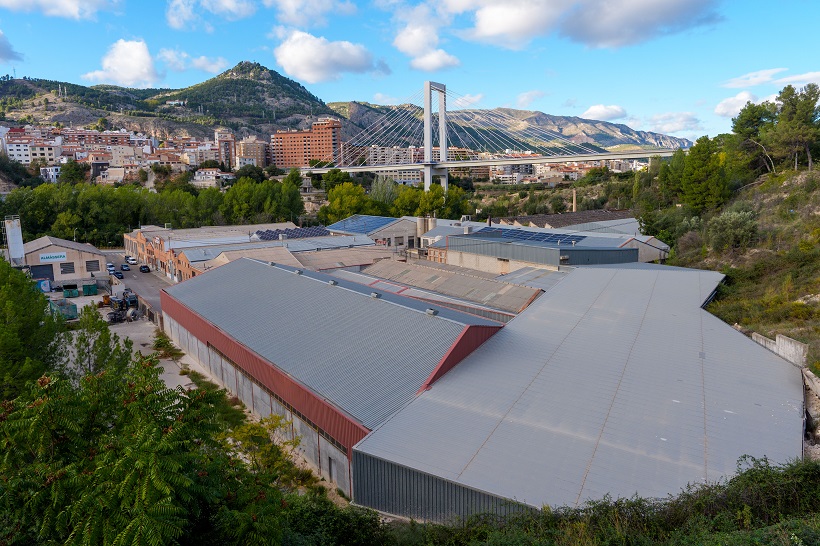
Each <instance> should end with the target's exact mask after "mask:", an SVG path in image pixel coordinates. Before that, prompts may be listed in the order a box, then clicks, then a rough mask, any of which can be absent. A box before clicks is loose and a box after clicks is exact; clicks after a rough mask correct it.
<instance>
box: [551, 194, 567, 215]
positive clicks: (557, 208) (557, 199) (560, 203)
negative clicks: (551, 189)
mask: <svg viewBox="0 0 820 546" xmlns="http://www.w3.org/2000/svg"><path fill="white" fill-rule="evenodd" d="M550 208H551V209H552V212H553V213H554V214H560V213H562V212H565V211H566V210H567V204H566V203H565V202H564V198H563V197H561V196H560V195H555V196H553V197H552V199H550Z"/></svg>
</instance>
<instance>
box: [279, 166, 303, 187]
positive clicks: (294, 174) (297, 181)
mask: <svg viewBox="0 0 820 546" xmlns="http://www.w3.org/2000/svg"><path fill="white" fill-rule="evenodd" d="M282 182H290V183H291V184H293V185H294V186H296V187H297V188H299V187H301V186H302V173H301V171H299V169H297V168H296V167H294V168H292V169H291V170H290V172H288V174H287V176H285V178H283V179H282Z"/></svg>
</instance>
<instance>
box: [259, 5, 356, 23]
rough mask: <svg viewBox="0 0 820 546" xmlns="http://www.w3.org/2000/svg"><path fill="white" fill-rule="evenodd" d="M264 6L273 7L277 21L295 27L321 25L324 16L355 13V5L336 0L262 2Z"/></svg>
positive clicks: (324, 19)
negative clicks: (276, 14) (276, 13)
mask: <svg viewBox="0 0 820 546" xmlns="http://www.w3.org/2000/svg"><path fill="white" fill-rule="evenodd" d="M263 2H264V4H265V6H267V7H269V8H270V7H275V8H276V10H277V11H278V12H279V14H278V18H279V21H281V22H283V23H287V24H291V25H297V26H309V25H323V24H325V23H326V22H327V20H326V18H325V15H327V14H328V13H338V14H340V15H352V14H354V13H356V4H354V3H352V2H347V1H338V0H263Z"/></svg>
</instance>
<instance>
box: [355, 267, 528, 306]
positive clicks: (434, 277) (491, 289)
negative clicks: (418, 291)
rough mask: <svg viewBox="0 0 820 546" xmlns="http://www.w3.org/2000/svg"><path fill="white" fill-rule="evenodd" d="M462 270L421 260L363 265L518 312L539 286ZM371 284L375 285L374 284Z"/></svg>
mask: <svg viewBox="0 0 820 546" xmlns="http://www.w3.org/2000/svg"><path fill="white" fill-rule="evenodd" d="M467 271H468V270H464V271H462V272H456V271H444V270H442V269H439V268H434V267H427V266H426V265H424V263H423V262H422V263H404V262H394V261H387V260H383V261H380V262H376V263H375V264H373V265H371V266H369V267H367V268H365V269H364V270H363V272H364V273H366V274H368V275H373V276H374V277H379V278H381V279H386V280H389V281H392V282H397V283H401V284H403V285H407V286H415V287H417V288H422V289H426V290H432V291H434V292H438V293H440V294H444V295H446V296H452V297H455V298H460V299H462V300H466V301H472V302H475V303H479V304H482V305H488V306H490V307H493V308H495V309H500V310H502V311H508V312H510V313H519V312H521V310H522V309H524V308H525V307H526V306H527V305H529V304H530V302H531V301H532V300H534V299H535V298H536V297H537V296H538V294H539V293H540V290H537V289H534V288H528V287H525V286H516V285H513V284H509V283H506V282H501V281H497V280H490V279H484V278H481V277H475V276H472V275H469V274H466V273H467ZM373 286H378V285H377V284H374V285H373Z"/></svg>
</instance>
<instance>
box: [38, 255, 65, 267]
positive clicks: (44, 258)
mask: <svg viewBox="0 0 820 546" xmlns="http://www.w3.org/2000/svg"><path fill="white" fill-rule="evenodd" d="M65 261H67V257H66V253H65V252H49V253H48V254H40V263H41V264H45V263H50V262H65Z"/></svg>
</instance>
